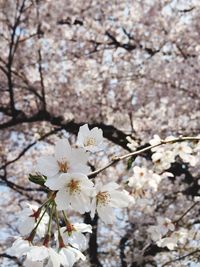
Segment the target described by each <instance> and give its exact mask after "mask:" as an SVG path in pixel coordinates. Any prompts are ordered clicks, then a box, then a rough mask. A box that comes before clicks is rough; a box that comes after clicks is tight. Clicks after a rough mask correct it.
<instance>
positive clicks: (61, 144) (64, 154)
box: [55, 139, 72, 161]
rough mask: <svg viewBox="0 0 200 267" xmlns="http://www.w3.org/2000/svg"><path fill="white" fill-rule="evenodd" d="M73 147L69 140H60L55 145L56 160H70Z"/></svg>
mask: <svg viewBox="0 0 200 267" xmlns="http://www.w3.org/2000/svg"><path fill="white" fill-rule="evenodd" d="M71 151H72V150H71V146H70V144H69V141H68V140H67V139H60V140H59V141H58V142H57V143H56V145H55V158H56V159H57V160H58V161H62V160H63V159H68V158H69V157H70V154H71Z"/></svg>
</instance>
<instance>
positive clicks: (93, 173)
mask: <svg viewBox="0 0 200 267" xmlns="http://www.w3.org/2000/svg"><path fill="white" fill-rule="evenodd" d="M183 141H200V137H190V136H186V137H178V138H173V139H171V140H160V143H158V144H156V145H150V146H148V147H145V148H142V149H140V150H137V151H134V152H131V153H128V154H125V155H122V156H115V157H113V158H112V160H111V161H110V162H109V163H108V164H107V165H105V166H104V167H102V168H100V169H98V170H96V171H94V172H91V173H90V174H89V175H88V177H89V178H93V177H95V176H96V175H97V174H98V173H100V172H102V171H104V170H106V169H107V168H109V167H110V166H112V165H114V164H115V163H117V162H118V161H120V160H124V159H127V158H130V157H133V156H137V155H139V154H142V153H143V152H146V151H148V150H151V149H152V148H155V147H158V146H161V145H164V144H170V143H171V144H172V143H176V142H183Z"/></svg>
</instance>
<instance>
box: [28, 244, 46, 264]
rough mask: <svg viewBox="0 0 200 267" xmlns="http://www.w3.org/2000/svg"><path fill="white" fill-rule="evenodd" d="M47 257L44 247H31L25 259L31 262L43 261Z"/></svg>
mask: <svg viewBox="0 0 200 267" xmlns="http://www.w3.org/2000/svg"><path fill="white" fill-rule="evenodd" d="M48 256H49V253H48V249H47V248H46V247H45V246H41V247H38V246H32V247H31V249H30V251H29V252H28V253H27V259H29V260H31V261H43V260H44V259H46V258H47V257H48Z"/></svg>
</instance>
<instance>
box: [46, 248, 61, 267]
mask: <svg viewBox="0 0 200 267" xmlns="http://www.w3.org/2000/svg"><path fill="white" fill-rule="evenodd" d="M49 256H50V259H51V262H52V264H53V267H60V264H61V259H60V255H59V254H58V253H56V252H55V251H54V250H53V249H52V248H49Z"/></svg>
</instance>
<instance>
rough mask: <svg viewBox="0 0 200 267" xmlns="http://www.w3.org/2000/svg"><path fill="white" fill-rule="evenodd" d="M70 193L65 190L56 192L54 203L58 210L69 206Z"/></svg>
mask: <svg viewBox="0 0 200 267" xmlns="http://www.w3.org/2000/svg"><path fill="white" fill-rule="evenodd" d="M69 198H70V195H69V193H68V192H67V191H66V190H60V191H58V192H57V194H56V198H55V201H56V204H57V209H58V210H66V209H67V208H68V207H69Z"/></svg>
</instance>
